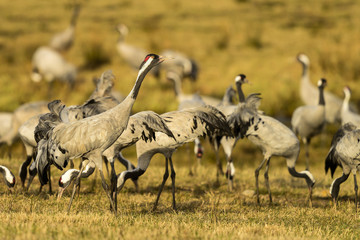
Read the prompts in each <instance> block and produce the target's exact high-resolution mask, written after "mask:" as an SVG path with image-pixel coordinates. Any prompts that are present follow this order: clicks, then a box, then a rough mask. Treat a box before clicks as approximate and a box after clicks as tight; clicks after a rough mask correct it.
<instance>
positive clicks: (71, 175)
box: [58, 130, 138, 200]
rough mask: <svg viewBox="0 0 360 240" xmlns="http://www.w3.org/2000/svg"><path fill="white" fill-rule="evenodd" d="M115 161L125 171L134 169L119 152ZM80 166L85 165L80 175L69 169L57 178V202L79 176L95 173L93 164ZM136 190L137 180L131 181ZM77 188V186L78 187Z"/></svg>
mask: <svg viewBox="0 0 360 240" xmlns="http://www.w3.org/2000/svg"><path fill="white" fill-rule="evenodd" d="M125 131H126V130H125ZM116 157H117V159H118V160H119V161H120V163H121V164H123V165H124V166H125V167H126V169H135V166H134V165H133V164H132V163H131V162H130V161H129V160H127V159H125V158H124V156H123V155H122V154H121V152H119V153H118V154H117V156H116ZM81 164H85V166H86V167H85V168H84V170H83V171H82V172H81V174H80V170H78V169H74V168H72V169H69V170H67V171H66V172H65V173H64V174H62V175H61V176H60V178H59V191H58V200H60V199H61V197H62V195H63V193H64V191H65V189H66V188H67V187H69V186H70V184H71V183H72V182H73V181H74V180H75V179H76V178H77V177H78V176H79V174H80V178H88V177H89V176H90V175H91V174H93V172H94V171H95V168H96V166H95V163H94V162H89V161H88V160H84V161H83V162H82V163H81ZM132 180H133V182H134V184H135V187H136V189H138V185H137V179H135V178H134V179H132ZM78 186H79V185H78Z"/></svg>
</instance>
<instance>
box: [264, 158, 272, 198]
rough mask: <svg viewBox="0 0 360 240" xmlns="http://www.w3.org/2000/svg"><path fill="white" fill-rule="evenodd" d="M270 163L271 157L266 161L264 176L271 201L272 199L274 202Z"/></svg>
mask: <svg viewBox="0 0 360 240" xmlns="http://www.w3.org/2000/svg"><path fill="white" fill-rule="evenodd" d="M269 164H270V158H268V159H267V161H266V167H265V173H264V178H265V185H266V188H267V190H268V193H269V201H270V203H272V197H271V191H270V184H269Z"/></svg>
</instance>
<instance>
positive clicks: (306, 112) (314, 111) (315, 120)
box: [291, 78, 327, 169]
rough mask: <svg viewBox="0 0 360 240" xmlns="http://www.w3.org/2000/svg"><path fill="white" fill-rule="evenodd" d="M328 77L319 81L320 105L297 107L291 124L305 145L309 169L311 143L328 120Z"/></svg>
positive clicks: (307, 167)
mask: <svg viewBox="0 0 360 240" xmlns="http://www.w3.org/2000/svg"><path fill="white" fill-rule="evenodd" d="M326 84H327V83H326V79H324V78H321V79H320V80H319V81H318V88H319V101H318V105H313V106H310V105H306V106H301V107H298V108H297V109H295V111H294V112H293V115H292V117H291V126H292V129H293V131H294V132H295V134H296V135H298V136H299V137H300V139H301V140H302V142H303V143H304V145H305V156H306V169H309V144H310V141H311V139H312V138H313V137H314V136H316V135H318V134H320V133H321V131H322V130H323V128H324V126H325V122H326V110H325V105H326V104H325V99H324V88H325V86H326Z"/></svg>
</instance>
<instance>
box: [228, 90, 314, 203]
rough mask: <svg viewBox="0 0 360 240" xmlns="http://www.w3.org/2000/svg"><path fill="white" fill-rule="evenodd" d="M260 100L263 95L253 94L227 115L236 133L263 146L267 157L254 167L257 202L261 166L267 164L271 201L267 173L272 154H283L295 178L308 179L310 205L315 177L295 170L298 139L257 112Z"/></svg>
mask: <svg viewBox="0 0 360 240" xmlns="http://www.w3.org/2000/svg"><path fill="white" fill-rule="evenodd" d="M259 102H260V98H259V97H258V94H253V95H250V96H249V97H248V100H247V101H246V104H243V105H240V106H239V108H238V109H237V110H236V111H235V112H234V113H233V114H232V115H231V116H230V117H229V118H228V122H229V125H230V127H231V128H232V130H233V133H234V136H236V137H238V138H243V137H247V138H248V139H249V140H250V141H251V142H252V143H254V144H255V145H256V146H258V147H259V148H260V149H261V151H262V153H263V155H264V159H263V160H262V162H261V163H260V165H259V167H258V168H257V169H256V170H255V184H256V195H257V202H258V204H259V203H260V198H259V181H258V177H259V172H260V169H261V168H262V167H263V165H264V164H266V169H265V173H264V178H265V185H266V188H267V190H268V193H269V200H270V203H271V202H272V196H271V191H270V184H269V176H268V171H269V163H270V159H271V157H272V156H281V157H284V158H285V159H286V164H287V167H288V171H289V173H290V174H291V175H292V176H293V177H297V178H304V179H305V180H306V183H307V185H308V188H309V201H310V205H311V204H312V202H311V196H312V187H313V185H314V184H315V179H314V177H313V175H312V174H311V173H310V172H309V171H307V170H305V171H302V172H297V171H296V170H295V165H296V161H297V159H298V157H299V152H300V144H299V140H298V139H297V137H296V136H295V134H294V133H293V132H292V131H291V130H290V129H289V128H288V127H286V126H285V125H284V124H282V123H281V122H279V121H278V120H276V119H274V118H272V117H269V116H266V115H260V114H259V113H258V112H257V108H258V106H259Z"/></svg>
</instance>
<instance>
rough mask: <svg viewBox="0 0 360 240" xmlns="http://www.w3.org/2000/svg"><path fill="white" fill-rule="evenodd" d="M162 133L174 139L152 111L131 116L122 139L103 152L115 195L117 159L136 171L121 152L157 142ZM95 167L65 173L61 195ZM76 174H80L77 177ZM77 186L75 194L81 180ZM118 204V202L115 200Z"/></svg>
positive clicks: (135, 182) (61, 178) (61, 183)
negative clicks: (107, 163) (108, 163)
mask: <svg viewBox="0 0 360 240" xmlns="http://www.w3.org/2000/svg"><path fill="white" fill-rule="evenodd" d="M156 132H162V133H164V134H166V135H167V136H169V137H174V136H173V135H172V133H171V131H170V129H169V128H168V127H167V126H166V123H165V121H164V120H163V119H162V118H161V117H160V115H158V114H157V113H155V112H152V111H143V112H138V113H136V114H134V115H131V116H130V118H129V122H128V125H127V127H126V129H125V130H124V132H123V133H122V134H121V135H120V137H119V138H118V139H117V140H116V141H115V142H114V143H113V144H112V145H111V146H110V147H109V148H108V149H106V150H105V151H104V152H103V156H104V157H105V158H106V159H107V160H108V161H109V162H110V165H111V185H112V186H111V187H112V191H113V193H114V192H115V187H116V172H115V167H114V160H115V158H117V159H119V161H120V162H121V163H122V164H123V165H124V166H125V167H126V168H127V169H128V170H129V169H134V168H135V167H134V166H133V165H132V164H131V162H130V161H128V160H126V159H125V158H124V157H123V156H122V154H121V151H122V150H123V149H125V148H127V147H129V146H131V145H133V144H135V143H136V142H137V141H139V140H140V139H142V140H143V141H145V142H151V141H154V140H156V139H155V133H156ZM94 167H95V165H91V166H89V165H88V166H86V169H85V170H84V171H85V172H82V173H81V175H79V171H78V170H74V169H70V170H68V171H67V172H66V173H64V174H63V175H62V176H61V177H60V180H59V186H60V188H59V194H62V192H63V191H64V189H65V188H66V187H67V186H68V185H70V183H71V181H72V180H75V177H77V176H79V179H80V178H86V177H88V176H89V175H91V174H92V172H93V170H91V168H94ZM75 173H78V174H77V175H75ZM76 180H77V181H76V184H74V189H73V193H74V192H75V189H76V187H77V186H78V183H79V180H78V179H76ZM132 180H133V182H134V184H135V186H136V187H137V178H132ZM113 198H114V199H116V195H115V196H114V195H113ZM115 202H116V200H115Z"/></svg>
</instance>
